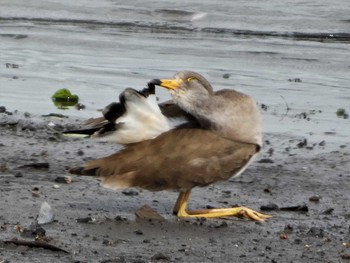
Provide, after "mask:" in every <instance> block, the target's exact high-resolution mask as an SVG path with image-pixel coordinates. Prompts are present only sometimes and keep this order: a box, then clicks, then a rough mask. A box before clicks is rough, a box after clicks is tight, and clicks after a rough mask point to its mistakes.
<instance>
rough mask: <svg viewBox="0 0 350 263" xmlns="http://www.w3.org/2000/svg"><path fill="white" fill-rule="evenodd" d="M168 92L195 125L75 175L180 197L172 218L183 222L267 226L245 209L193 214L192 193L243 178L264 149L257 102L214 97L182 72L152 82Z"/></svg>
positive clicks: (199, 79)
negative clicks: (244, 221) (230, 220)
mask: <svg viewBox="0 0 350 263" xmlns="http://www.w3.org/2000/svg"><path fill="white" fill-rule="evenodd" d="M149 84H150V85H157V86H160V87H162V88H165V89H167V90H168V91H169V93H170V95H171V97H172V103H174V104H175V105H177V106H178V107H179V108H180V109H181V110H183V111H184V112H186V114H189V115H190V116H192V118H194V119H195V120H196V122H187V123H185V124H184V125H180V126H178V127H175V128H173V129H170V130H168V131H166V132H163V133H161V134H160V135H158V136H157V137H155V138H153V139H149V140H144V141H140V142H138V143H134V144H131V145H128V146H127V147H125V148H123V149H122V150H120V151H119V152H117V153H114V154H112V155H110V156H107V157H103V158H100V159H96V160H91V161H88V162H86V163H85V164H84V165H83V166H82V167H75V168H72V169H71V170H70V172H71V173H73V174H80V175H92V176H98V178H99V179H100V181H101V185H102V186H103V187H107V188H112V189H120V188H129V187H139V188H143V189H147V190H150V191H163V190H169V191H174V190H175V191H178V192H179V196H178V198H177V200H176V202H175V205H174V208H173V213H174V214H176V215H177V216H178V217H179V218H192V217H195V218H198V217H204V218H220V217H231V216H243V217H246V218H248V219H251V220H256V221H264V220H265V219H267V218H270V217H271V216H270V215H267V214H263V213H260V212H257V211H254V210H252V209H250V208H247V207H244V206H238V207H230V208H212V209H197V210H189V209H188V208H187V206H188V201H189V197H190V193H191V190H192V189H193V188H194V187H206V186H208V185H210V184H213V183H216V182H219V181H225V180H228V179H229V178H231V177H235V176H238V175H240V174H241V173H242V172H243V171H244V170H245V169H246V168H247V166H249V165H250V164H251V162H252V161H253V160H254V159H255V157H256V156H257V155H258V153H259V152H260V150H261V147H262V128H261V116H260V113H259V110H258V108H257V105H256V102H255V101H254V99H253V98H252V97H250V96H248V95H246V94H244V93H242V92H239V91H236V90H234V89H222V90H218V91H215V92H214V91H213V88H212V86H211V84H210V83H209V82H208V80H206V79H205V78H204V77H203V76H202V75H200V74H199V73H196V72H193V71H180V72H178V73H176V74H175V76H174V78H172V79H153V80H151V81H150V82H149Z"/></svg>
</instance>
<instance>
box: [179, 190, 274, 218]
mask: <svg viewBox="0 0 350 263" xmlns="http://www.w3.org/2000/svg"><path fill="white" fill-rule="evenodd" d="M180 196H181V200H179V199H180ZM189 197H190V191H187V192H185V193H180V195H179V197H178V200H177V201H176V204H175V207H177V206H179V207H180V208H179V210H178V213H177V216H178V217H180V218H185V217H206V218H217V217H227V216H243V217H246V218H248V219H251V220H255V221H264V220H265V219H267V218H270V217H271V216H270V215H267V214H263V213H259V212H257V211H254V210H252V209H250V208H247V207H244V206H238V207H232V208H214V209H200V210H191V211H187V210H186V208H187V204H188V199H189ZM178 203H180V205H178ZM175 207H174V209H175Z"/></svg>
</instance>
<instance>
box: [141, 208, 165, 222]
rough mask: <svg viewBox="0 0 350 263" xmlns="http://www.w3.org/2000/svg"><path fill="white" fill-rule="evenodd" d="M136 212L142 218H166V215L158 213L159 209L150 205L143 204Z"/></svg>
mask: <svg viewBox="0 0 350 263" xmlns="http://www.w3.org/2000/svg"><path fill="white" fill-rule="evenodd" d="M135 214H136V216H137V217H138V218H142V219H156V220H163V219H164V217H162V216H161V215H160V214H158V213H157V211H156V210H154V209H153V208H151V207H150V206H149V205H144V206H142V207H141V208H140V209H138V210H137V211H136V212H135Z"/></svg>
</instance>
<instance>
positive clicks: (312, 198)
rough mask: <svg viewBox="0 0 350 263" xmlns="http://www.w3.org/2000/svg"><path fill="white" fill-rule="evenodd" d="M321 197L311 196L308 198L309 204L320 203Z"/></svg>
mask: <svg viewBox="0 0 350 263" xmlns="http://www.w3.org/2000/svg"><path fill="white" fill-rule="evenodd" d="M320 199H321V197H320V196H319V195H313V196H310V197H309V201H310V202H315V203H318V202H319V201H320Z"/></svg>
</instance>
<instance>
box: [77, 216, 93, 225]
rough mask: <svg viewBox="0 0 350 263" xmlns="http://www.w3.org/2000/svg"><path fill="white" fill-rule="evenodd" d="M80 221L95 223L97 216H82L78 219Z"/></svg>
mask: <svg viewBox="0 0 350 263" xmlns="http://www.w3.org/2000/svg"><path fill="white" fill-rule="evenodd" d="M77 222H78V223H82V224H88V223H94V222H96V219H95V218H92V217H91V216H88V217H82V218H78V219H77Z"/></svg>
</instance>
